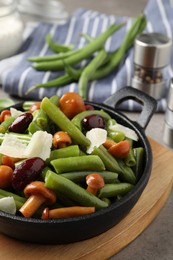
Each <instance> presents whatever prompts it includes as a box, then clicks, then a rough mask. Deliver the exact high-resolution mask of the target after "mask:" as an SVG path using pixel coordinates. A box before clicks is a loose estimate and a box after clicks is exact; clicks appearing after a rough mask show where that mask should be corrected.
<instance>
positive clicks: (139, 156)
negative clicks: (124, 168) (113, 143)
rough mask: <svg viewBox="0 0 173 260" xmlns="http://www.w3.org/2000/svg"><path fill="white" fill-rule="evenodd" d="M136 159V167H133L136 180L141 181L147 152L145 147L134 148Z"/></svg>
mask: <svg viewBox="0 0 173 260" xmlns="http://www.w3.org/2000/svg"><path fill="white" fill-rule="evenodd" d="M133 153H134V157H135V159H136V165H135V166H134V167H133V170H134V173H135V175H136V178H137V179H139V177H140V175H141V174H142V172H143V162H144V154H145V150H144V148H143V147H136V148H133Z"/></svg>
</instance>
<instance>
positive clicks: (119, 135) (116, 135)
mask: <svg viewBox="0 0 173 260" xmlns="http://www.w3.org/2000/svg"><path fill="white" fill-rule="evenodd" d="M108 137H110V138H111V139H112V140H113V141H114V142H116V143H119V142H120V141H123V140H124V139H125V134H124V133H123V132H119V131H116V132H115V131H108Z"/></svg>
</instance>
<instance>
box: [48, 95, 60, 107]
mask: <svg viewBox="0 0 173 260" xmlns="http://www.w3.org/2000/svg"><path fill="white" fill-rule="evenodd" d="M50 102H52V103H53V104H54V105H55V106H58V105H59V97H58V96H57V95H53V96H51V97H50Z"/></svg>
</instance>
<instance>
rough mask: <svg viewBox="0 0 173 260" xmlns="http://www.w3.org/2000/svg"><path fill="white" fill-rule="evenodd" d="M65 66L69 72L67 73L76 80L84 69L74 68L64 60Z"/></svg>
mask: <svg viewBox="0 0 173 260" xmlns="http://www.w3.org/2000/svg"><path fill="white" fill-rule="evenodd" d="M64 68H65V70H66V72H67V74H68V75H69V76H70V77H71V78H72V79H73V80H74V81H77V80H78V79H79V78H80V76H81V73H82V71H83V69H74V68H72V66H70V65H68V64H67V63H66V62H65V61H64Z"/></svg>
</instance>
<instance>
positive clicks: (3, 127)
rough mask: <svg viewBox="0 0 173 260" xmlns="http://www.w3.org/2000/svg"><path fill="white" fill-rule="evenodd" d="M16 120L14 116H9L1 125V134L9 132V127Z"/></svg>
mask: <svg viewBox="0 0 173 260" xmlns="http://www.w3.org/2000/svg"><path fill="white" fill-rule="evenodd" d="M14 120H15V118H14V117H13V116H8V117H7V118H6V119H5V120H4V121H3V122H2V123H1V124H0V133H2V134H4V133H6V132H7V130H8V128H9V126H10V125H11V124H12V123H13V122H14Z"/></svg>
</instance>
